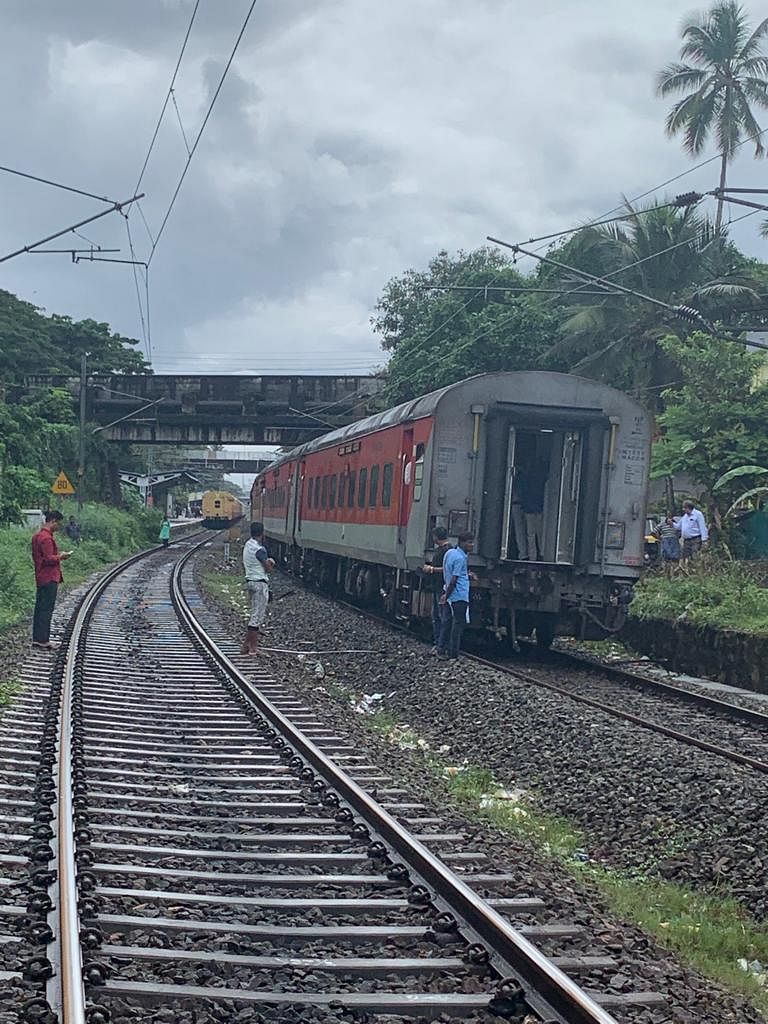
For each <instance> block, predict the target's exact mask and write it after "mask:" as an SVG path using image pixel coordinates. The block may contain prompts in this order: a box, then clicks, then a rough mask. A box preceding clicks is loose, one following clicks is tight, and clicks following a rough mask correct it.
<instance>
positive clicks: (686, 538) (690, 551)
mask: <svg viewBox="0 0 768 1024" xmlns="http://www.w3.org/2000/svg"><path fill="white" fill-rule="evenodd" d="M676 525H677V529H678V530H679V532H680V537H681V539H682V541H683V561H687V560H688V559H689V558H695V557H696V555H697V554H698V553H699V551H701V545H702V544H706V543H707V541H708V540H709V530H708V529H707V524H706V523H705V522H704V516H703V514H702V513H701V512H700V511H699V509H697V508H696V507H695V506H694V504H693V502H692V501H684V502H683V514H682V516H681V518H680V519H679V520H678V522H677V524H676Z"/></svg>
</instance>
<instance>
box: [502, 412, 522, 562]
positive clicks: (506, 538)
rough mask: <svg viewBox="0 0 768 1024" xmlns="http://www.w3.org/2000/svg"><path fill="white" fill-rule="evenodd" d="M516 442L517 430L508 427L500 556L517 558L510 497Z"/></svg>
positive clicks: (516, 541) (513, 477) (511, 493)
mask: <svg viewBox="0 0 768 1024" xmlns="http://www.w3.org/2000/svg"><path fill="white" fill-rule="evenodd" d="M516 442H517V431H516V430H515V428H514V427H510V428H509V441H508V443H507V475H506V486H505V491H504V525H503V527H502V531H501V557H502V558H503V559H507V558H517V543H518V538H517V537H516V536H515V534H514V530H515V522H514V518H513V509H512V498H513V495H514V489H515V448H516Z"/></svg>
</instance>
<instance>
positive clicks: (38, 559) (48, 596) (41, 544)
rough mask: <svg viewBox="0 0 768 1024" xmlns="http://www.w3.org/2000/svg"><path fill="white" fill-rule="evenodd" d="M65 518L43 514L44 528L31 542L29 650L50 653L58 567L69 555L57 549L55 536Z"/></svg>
mask: <svg viewBox="0 0 768 1024" xmlns="http://www.w3.org/2000/svg"><path fill="white" fill-rule="evenodd" d="M63 518H64V517H63V516H62V514H61V512H57V511H56V510H55V509H54V510H51V511H48V512H46V513H45V524H44V525H43V527H42V529H40V530H38V532H37V533H36V534H35V535H34V537H33V538H32V561H33V562H34V564H35V584H36V585H37V595H36V597H35V614H34V617H33V620H32V646H33V647H43V648H45V649H46V650H52V649H53V648H54V647H55V646H56V645H55V644H52V643H51V619H52V618H53V608H54V605H55V604H56V594H57V592H58V589H59V584H60V583H61V581H62V575H61V563H62V562H63V561H64V560H65V559H67V558H69V556H70V555H71V554H72V552H71V551H62V552H61V553H59V549H58V547H57V546H56V541H55V539H54V536H53V535H54V533H56V531H57V530H59V529H61V521H62V519H63Z"/></svg>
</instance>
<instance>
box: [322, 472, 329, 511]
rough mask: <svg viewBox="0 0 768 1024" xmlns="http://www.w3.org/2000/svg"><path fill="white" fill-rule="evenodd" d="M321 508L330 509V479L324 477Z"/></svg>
mask: <svg viewBox="0 0 768 1024" xmlns="http://www.w3.org/2000/svg"><path fill="white" fill-rule="evenodd" d="M320 507H321V508H328V477H327V476H324V477H323V485H322V489H321V491H320Z"/></svg>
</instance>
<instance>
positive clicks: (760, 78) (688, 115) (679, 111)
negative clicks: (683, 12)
mask: <svg viewBox="0 0 768 1024" xmlns="http://www.w3.org/2000/svg"><path fill="white" fill-rule="evenodd" d="M766 33H768V18H764V19H763V20H762V21H761V22H760V23H759V25H758V26H757V28H755V29H754V30H753V31H750V26H749V24H748V20H747V16H746V14H745V12H744V9H743V8H742V7H741V6H740V5H739V4H738V3H736V2H735V0H722V2H720V3H717V4H715V5H714V7H712V8H711V9H710V10H709V11H707V12H706V13H705V14H703V15H700V16H698V17H695V18H694V19H692V20H691V21H688V22H686V24H684V25H683V29H682V38H683V45H682V47H681V49H680V60H681V61H682V62H687V63H677V62H676V63H673V64H669V65H668V66H667V67H665V68H664V69H663V70H662V71H661V72H660V74H659V76H658V81H657V91H658V93H659V95H660V96H664V97H666V96H672V95H679V94H681V93H684V94H685V95H683V96H682V97H681V99H679V100H678V101H677V102H676V103H675V104H674V106H673V107H672V109H671V110H670V112H669V114H668V115H667V125H666V127H667V132H668V134H669V135H677V134H678V133H680V132H682V133H683V145H684V147H685V148H686V149H687V150H688V152H689V153H691V154H692V155H697V154H699V153H701V152H702V150H703V149H704V147H705V145H706V143H707V140H708V139H709V137H710V136H711V135H712V134H714V136H715V139H716V143H717V149H718V152H719V153H720V188H724V187H725V184H726V175H727V170H728V164H729V163H730V162H731V160H733V157H734V154H735V152H736V149H737V147H738V146H739V144H740V143H741V142H742V141H744V140H745V139H751V140H752V141H753V143H754V147H755V156H756V157H761V156H763V154H764V152H765V148H764V146H763V143H762V139H761V137H760V134H759V133H760V125H759V124H758V122H757V120H756V118H755V115H754V113H753V107H762V108H764V109H765V108H768V56H766V55H765V53H764V52H763V49H762V47H763V42H764V40H765V36H766ZM722 220H723V201H722V199H719V201H718V204H717V219H716V221H715V231H717V232H719V231H720V227H721V225H722Z"/></svg>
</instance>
